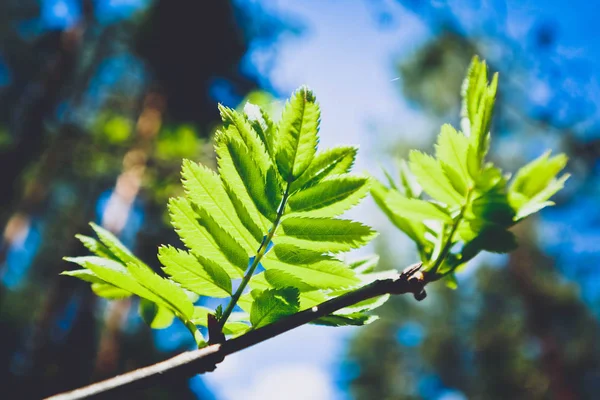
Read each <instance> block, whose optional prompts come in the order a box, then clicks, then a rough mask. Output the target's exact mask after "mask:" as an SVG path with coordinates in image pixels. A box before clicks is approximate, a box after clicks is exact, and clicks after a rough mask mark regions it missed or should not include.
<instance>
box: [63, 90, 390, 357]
mask: <svg viewBox="0 0 600 400" xmlns="http://www.w3.org/2000/svg"><path fill="white" fill-rule="evenodd" d="M219 109H220V112H221V117H222V120H223V127H222V129H220V130H219V131H218V132H217V134H216V137H215V151H216V154H217V161H218V173H216V172H214V171H213V170H211V169H209V168H207V167H205V166H203V165H200V164H197V163H195V162H192V161H190V160H184V162H183V168H182V182H183V187H184V189H185V194H184V196H182V197H178V198H173V199H171V200H170V201H169V212H170V217H171V223H172V225H173V226H174V228H175V230H176V232H177V234H178V235H179V237H180V239H181V241H182V242H183V244H184V245H185V248H175V247H172V246H162V247H160V248H159V251H158V260H159V261H160V263H161V264H162V268H161V270H160V271H159V272H160V273H157V272H155V271H154V270H152V269H151V268H150V267H149V266H148V265H146V264H144V263H143V262H142V261H141V260H139V259H138V258H137V257H135V256H134V255H133V254H132V253H131V252H130V251H129V250H128V249H126V248H125V247H124V246H123V245H122V244H121V243H120V242H119V241H118V239H117V238H116V237H115V236H114V235H113V234H111V233H110V232H108V231H106V230H105V229H103V228H101V227H99V226H97V225H94V224H92V228H93V229H94V231H95V233H96V235H97V237H98V239H95V238H92V237H88V236H78V238H79V239H80V240H81V242H82V243H83V244H84V245H85V246H86V247H87V248H88V249H89V250H90V251H91V252H92V253H93V254H94V255H93V256H86V257H76V258H67V260H68V261H71V262H74V263H76V264H78V265H79V266H81V267H82V268H81V269H77V270H73V271H66V272H64V274H65V275H70V276H74V277H77V278H80V279H83V280H85V281H88V282H90V283H91V284H92V290H94V291H95V293H97V294H98V295H99V296H102V297H105V298H108V299H118V298H124V297H128V296H131V295H137V296H139V297H141V298H142V301H141V302H140V314H141V315H142V316H143V317H144V319H145V320H146V321H148V322H149V323H150V325H151V326H152V327H155V328H162V327H166V326H168V325H169V324H170V323H171V321H172V319H173V317H177V318H179V319H181V320H182V321H183V322H184V323H185V325H186V326H187V327H188V329H190V331H191V332H192V333H193V334H194V337H195V338H196V341H197V343H198V345H199V346H202V345H203V344H204V343H205V339H204V338H203V337H202V335H201V334H200V332H199V330H198V327H208V328H209V333H210V331H211V329H214V328H211V326H210V323H209V321H210V320H211V318H212V320H213V321H215V320H216V321H217V323H218V328H219V330H221V332H222V333H224V334H229V335H239V334H242V333H244V332H246V331H248V330H250V329H255V328H258V327H261V326H264V325H267V324H270V323H273V322H275V321H277V320H278V319H280V318H282V317H284V316H286V315H290V314H294V313H296V312H298V311H300V310H303V309H307V308H310V307H313V306H315V305H317V304H320V303H321V302H323V301H325V300H327V299H329V298H331V297H333V296H337V295H339V294H341V293H344V292H345V291H348V290H352V289H355V288H357V287H360V286H362V285H363V284H364V283H365V282H369V281H371V280H372V279H373V275H372V274H371V272H372V270H373V268H374V266H375V263H376V258H369V259H365V260H361V261H359V262H355V263H352V264H347V263H345V262H343V261H342V259H341V258H340V257H339V255H340V253H343V252H346V251H349V250H352V249H355V248H357V247H360V246H362V245H364V244H366V243H367V242H368V241H370V240H371V239H372V238H373V237H374V236H375V234H376V233H375V232H374V231H373V230H372V229H371V228H370V227H368V226H366V225H363V224H361V223H359V222H355V221H351V220H348V219H343V218H341V217H340V215H341V214H343V213H344V212H345V211H346V210H348V209H349V208H351V207H353V206H354V205H355V204H357V203H358V202H359V201H360V200H361V199H362V198H364V197H365V196H366V195H367V194H368V193H369V184H370V179H369V177H367V176H359V175H354V174H351V173H350V170H351V168H352V166H353V164H354V160H355V157H356V153H357V149H356V148H354V147H348V146H340V147H335V148H332V149H327V150H325V151H320V152H318V151H317V147H318V142H319V136H318V132H319V125H320V118H321V115H320V108H319V105H318V103H317V102H316V98H315V96H314V94H313V92H312V91H311V90H309V89H308V88H306V87H301V88H300V89H298V90H297V91H296V92H295V93H294V94H293V95H292V96H291V98H290V99H289V101H288V102H287V104H286V106H285V108H284V110H283V113H282V116H281V119H280V122H279V123H278V124H275V123H274V122H273V121H272V120H271V118H270V117H269V116H268V115H267V114H266V113H265V112H264V111H263V110H261V109H260V108H259V107H257V106H255V105H252V104H247V105H246V106H245V107H244V110H243V112H238V111H236V110H233V109H230V108H227V107H222V106H220V107H219ZM236 286H237V288H236V289H234V287H236ZM204 296H205V297H213V298H224V299H229V303H228V306H227V307H226V308H225V309H224V310H223V309H221V308H219V309H217V310H213V309H209V308H206V307H202V306H200V305H198V304H197V302H198V300H199V298H200V297H204ZM384 300H385V298H379V299H374V300H371V301H367V302H363V303H362V304H358V305H356V306H353V307H349V308H347V309H344V310H340V311H338V312H336V314H335V315H330V316H328V317H325V318H322V319H320V320H317V321H315V323H319V324H324V325H333V326H338V325H362V324H365V323H368V322H370V321H372V320H373V317H371V316H369V315H367V314H365V312H366V311H369V310H371V309H373V308H375V307H377V306H379V305H380V304H382V302H383V301H384Z"/></svg>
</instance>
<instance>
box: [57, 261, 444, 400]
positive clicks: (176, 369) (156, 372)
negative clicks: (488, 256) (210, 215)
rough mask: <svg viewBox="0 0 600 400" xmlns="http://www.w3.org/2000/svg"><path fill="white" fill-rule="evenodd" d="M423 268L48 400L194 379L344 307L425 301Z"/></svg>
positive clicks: (68, 399)
mask: <svg viewBox="0 0 600 400" xmlns="http://www.w3.org/2000/svg"><path fill="white" fill-rule="evenodd" d="M420 269H421V263H418V264H414V265H411V266H410V267H408V268H406V269H405V270H404V271H403V272H402V273H401V274H399V275H398V276H397V277H395V278H389V279H382V280H377V281H374V282H372V283H370V284H368V285H365V286H363V287H361V288H359V289H357V290H354V291H352V292H348V293H346V294H343V295H341V296H339V297H336V298H333V299H331V300H328V301H326V302H324V303H322V304H320V305H318V306H315V307H312V308H309V309H307V310H304V311H300V312H298V313H296V314H294V315H290V316H289V317H286V318H283V319H281V320H279V321H277V322H274V323H273V324H270V325H267V326H264V327H262V328H259V329H256V330H253V331H250V332H248V333H247V334H245V335H242V336H239V337H237V338H234V339H231V340H228V341H226V342H224V343H222V344H213V345H210V346H208V347H205V348H203V349H199V350H194V351H188V352H185V353H182V354H179V355H177V356H175V357H173V358H171V359H168V360H166V361H162V362H159V363H157V364H154V365H151V366H149V367H144V368H140V369H137V370H135V371H132V372H128V373H125V374H123V375H118V376H116V377H114V378H110V379H107V380H105V381H102V382H98V383H94V384H92V385H89V386H85V387H82V388H80V389H76V390H73V391H70V392H65V393H61V394H58V395H55V396H52V397H49V398H47V399H46V400H77V399H90V398H100V397H104V396H111V397H112V396H114V395H115V394H117V393H121V394H122V393H131V392H133V391H135V390H137V389H140V388H145V387H150V386H152V385H155V384H157V383H159V382H161V381H165V380H169V379H172V377H177V378H181V377H182V376H189V377H192V376H194V375H196V374H201V373H204V372H208V371H213V370H214V369H215V368H216V365H217V364H218V363H220V362H221V361H223V360H224V359H225V357H226V356H227V355H229V354H233V353H235V352H238V351H240V350H243V349H245V348H248V347H250V346H253V345H255V344H257V343H260V342H264V341H265V340H268V339H270V338H272V337H275V336H278V335H280V334H282V333H284V332H287V331H289V330H292V329H295V328H298V327H300V326H302V325H304V324H307V323H309V322H312V321H315V320H316V319H319V318H321V317H325V316H327V315H329V314H331V313H333V312H335V311H338V310H340V309H342V308H345V307H348V306H351V305H353V304H356V303H358V302H361V301H364V300H368V299H370V298H373V297H378V296H382V295H385V294H404V293H412V294H413V295H414V296H415V298H416V299H417V300H422V299H424V298H425V296H426V294H425V289H424V288H425V285H426V284H427V283H428V282H430V281H432V280H433V279H432V278H433V277H429V276H428V275H427V273H423V272H422V271H421V270H420Z"/></svg>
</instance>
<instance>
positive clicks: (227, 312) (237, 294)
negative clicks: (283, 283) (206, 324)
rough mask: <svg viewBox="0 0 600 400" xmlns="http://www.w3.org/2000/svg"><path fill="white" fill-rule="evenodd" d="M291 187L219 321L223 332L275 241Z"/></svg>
mask: <svg viewBox="0 0 600 400" xmlns="http://www.w3.org/2000/svg"><path fill="white" fill-rule="evenodd" d="M290 187H291V183H289V182H288V184H287V186H286V188H285V192H284V193H283V197H282V199H281V203H280V204H279V208H278V209H277V216H276V217H275V221H273V225H272V226H271V229H269V232H268V233H267V234H266V236H265V237H264V238H263V240H262V242H261V243H260V247H259V248H258V250H257V252H256V256H255V257H254V260H253V261H252V264H251V265H250V268H248V270H247V271H246V274H245V275H244V277H243V278H242V282H241V283H240V286H239V287H238V288H237V290H236V291H235V293H234V294H233V296H231V301H230V302H229V304H227V308H226V309H225V311H223V316H222V317H221V318H220V319H219V327H220V328H221V330H222V329H223V326H225V322H227V318H229V316H230V315H231V313H232V312H233V309H234V308H235V305H236V304H237V302H238V301H239V299H240V297H241V296H242V293H243V292H244V289H246V286H248V283H249V282H250V279H251V278H252V275H254V271H255V270H256V267H258V264H259V263H260V260H262V258H263V256H264V255H265V254H266V252H267V249H268V248H269V243H271V240H272V239H273V235H275V231H276V230H277V227H278V226H279V222H280V221H281V217H282V216H283V212H284V210H285V206H286V204H287V201H288V198H289V197H290Z"/></svg>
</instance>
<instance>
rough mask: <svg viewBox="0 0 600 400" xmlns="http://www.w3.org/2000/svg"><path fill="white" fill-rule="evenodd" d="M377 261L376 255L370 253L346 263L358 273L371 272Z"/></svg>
mask: <svg viewBox="0 0 600 400" xmlns="http://www.w3.org/2000/svg"><path fill="white" fill-rule="evenodd" d="M378 263H379V256H378V255H370V256H367V257H364V258H361V259H358V260H355V261H353V262H351V263H349V264H348V266H349V267H350V268H352V269H353V270H354V271H355V272H356V273H358V274H367V273H369V272H373V271H374V270H375V268H376V267H377V264H378Z"/></svg>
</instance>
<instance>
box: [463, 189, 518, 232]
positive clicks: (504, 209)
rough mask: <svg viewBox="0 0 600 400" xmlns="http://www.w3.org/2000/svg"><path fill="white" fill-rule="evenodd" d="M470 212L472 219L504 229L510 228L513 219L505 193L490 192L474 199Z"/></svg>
mask: <svg viewBox="0 0 600 400" xmlns="http://www.w3.org/2000/svg"><path fill="white" fill-rule="evenodd" d="M470 211H471V212H472V213H473V219H478V220H481V221H485V222H492V223H495V224H498V225H501V226H505V227H508V226H511V225H512V224H513V219H514V217H515V212H514V210H513V208H512V207H511V206H510V204H509V202H508V197H507V196H506V193H503V192H502V191H499V190H492V191H490V192H487V193H484V194H482V195H481V196H478V197H477V198H475V199H474V200H473V201H472V203H471V210H470Z"/></svg>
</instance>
